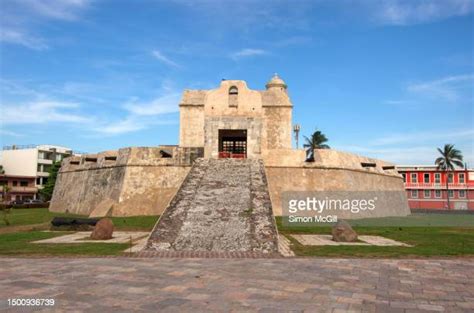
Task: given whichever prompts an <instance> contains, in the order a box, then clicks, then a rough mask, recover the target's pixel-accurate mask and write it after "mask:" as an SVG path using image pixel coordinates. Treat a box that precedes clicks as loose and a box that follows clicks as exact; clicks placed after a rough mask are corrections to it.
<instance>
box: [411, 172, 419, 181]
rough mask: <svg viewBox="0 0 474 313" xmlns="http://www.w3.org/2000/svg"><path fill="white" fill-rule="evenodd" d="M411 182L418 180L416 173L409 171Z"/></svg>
mask: <svg viewBox="0 0 474 313" xmlns="http://www.w3.org/2000/svg"><path fill="white" fill-rule="evenodd" d="M411 182H412V183H417V182H418V175H417V174H416V173H411Z"/></svg>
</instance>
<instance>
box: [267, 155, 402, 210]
mask: <svg viewBox="0 0 474 313" xmlns="http://www.w3.org/2000/svg"><path fill="white" fill-rule="evenodd" d="M304 160H305V152H304V151H303V150H289V149H280V150H273V151H268V153H267V154H266V155H265V156H264V161H265V170H266V173H267V179H268V188H269V191H270V196H271V199H272V205H273V213H274V214H275V215H277V216H281V215H282V213H283V212H282V208H283V207H282V196H284V194H285V193H287V192H294V191H296V192H315V191H325V192H328V191H330V192H332V191H342V192H348V193H350V192H362V191H364V192H369V193H370V194H375V195H379V197H378V198H379V199H380V203H381V205H380V207H379V208H377V209H376V210H374V211H366V212H364V213H361V214H357V215H345V216H341V215H339V217H340V218H366V217H382V216H406V215H408V214H410V210H409V208H408V201H407V198H406V193H405V190H404V185H403V180H402V178H401V176H400V175H399V174H398V173H397V171H396V170H395V169H392V166H393V165H392V164H390V163H387V162H384V161H381V160H377V159H372V158H366V157H362V156H358V155H355V154H351V153H345V152H340V151H336V150H333V149H331V150H315V162H311V163H306V162H304ZM363 164H364V165H370V166H369V167H366V166H363ZM373 165H375V166H373Z"/></svg>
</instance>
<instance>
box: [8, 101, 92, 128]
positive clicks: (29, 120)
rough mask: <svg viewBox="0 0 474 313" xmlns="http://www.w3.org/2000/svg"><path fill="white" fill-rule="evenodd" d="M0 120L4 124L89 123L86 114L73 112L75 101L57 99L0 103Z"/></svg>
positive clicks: (76, 106)
mask: <svg viewBox="0 0 474 313" xmlns="http://www.w3.org/2000/svg"><path fill="white" fill-rule="evenodd" d="M1 106H2V115H1V117H0V121H1V122H2V124H4V125H9V124H11V125H13V124H47V123H58V122H62V123H66V122H67V123H89V122H91V119H90V118H88V117H87V116H84V115H80V114H77V113H75V112H74V111H75V109H78V108H79V105H78V104H77V103H68V102H58V101H34V102H30V103H27V104H20V105H13V104H4V103H2V104H1Z"/></svg>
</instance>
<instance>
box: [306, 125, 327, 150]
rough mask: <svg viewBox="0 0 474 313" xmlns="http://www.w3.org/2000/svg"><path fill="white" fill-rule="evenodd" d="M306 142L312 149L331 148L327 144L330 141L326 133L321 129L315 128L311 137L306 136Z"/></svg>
mask: <svg viewBox="0 0 474 313" xmlns="http://www.w3.org/2000/svg"><path fill="white" fill-rule="evenodd" d="M304 139H305V141H306V144H307V145H309V146H310V147H311V148H312V149H330V147H329V146H328V145H327V144H326V142H327V141H328V139H327V137H326V135H324V134H323V133H322V132H321V131H320V130H315V131H314V133H313V134H312V135H311V137H310V138H308V137H306V136H304Z"/></svg>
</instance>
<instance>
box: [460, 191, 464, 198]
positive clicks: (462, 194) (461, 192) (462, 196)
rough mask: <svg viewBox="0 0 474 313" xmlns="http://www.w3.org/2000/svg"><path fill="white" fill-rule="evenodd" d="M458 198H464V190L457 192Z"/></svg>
mask: <svg viewBox="0 0 474 313" xmlns="http://www.w3.org/2000/svg"><path fill="white" fill-rule="evenodd" d="M459 198H466V190H459Z"/></svg>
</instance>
